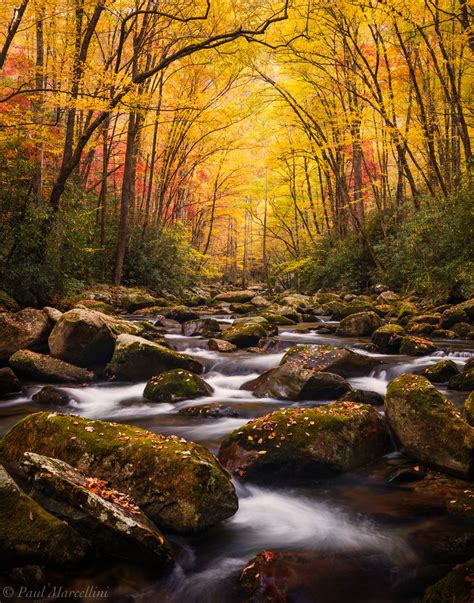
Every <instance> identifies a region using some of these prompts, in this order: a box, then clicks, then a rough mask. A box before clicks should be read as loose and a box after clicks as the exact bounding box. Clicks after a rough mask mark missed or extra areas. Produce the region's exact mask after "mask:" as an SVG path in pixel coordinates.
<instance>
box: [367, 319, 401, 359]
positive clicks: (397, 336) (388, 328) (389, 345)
mask: <svg viewBox="0 0 474 603" xmlns="http://www.w3.org/2000/svg"><path fill="white" fill-rule="evenodd" d="M404 335H405V330H404V329H403V327H401V326H400V325H392V324H390V325H384V326H383V327H379V328H378V329H376V330H375V331H374V332H373V333H372V342H373V343H374V344H375V345H376V346H377V349H378V350H379V352H381V353H382V354H397V353H398V352H399V351H400V343H401V341H402V338H403V337H404Z"/></svg>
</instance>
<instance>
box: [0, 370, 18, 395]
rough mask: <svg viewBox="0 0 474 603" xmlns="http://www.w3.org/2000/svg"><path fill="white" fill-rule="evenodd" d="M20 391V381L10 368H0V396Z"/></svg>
mask: <svg viewBox="0 0 474 603" xmlns="http://www.w3.org/2000/svg"><path fill="white" fill-rule="evenodd" d="M17 392H21V382H20V380H19V379H18V377H17V376H16V375H15V373H14V372H13V371H12V369H11V368H9V367H5V368H0V396H6V395H7V394H15V393H17Z"/></svg>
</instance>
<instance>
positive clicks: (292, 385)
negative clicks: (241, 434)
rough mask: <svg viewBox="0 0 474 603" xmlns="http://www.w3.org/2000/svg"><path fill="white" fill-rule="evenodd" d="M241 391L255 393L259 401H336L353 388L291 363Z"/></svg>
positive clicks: (336, 377) (341, 379)
mask: <svg viewBox="0 0 474 603" xmlns="http://www.w3.org/2000/svg"><path fill="white" fill-rule="evenodd" d="M242 389H246V390H250V391H252V392H253V394H254V396H257V397H258V398H266V397H270V398H278V399H281V400H294V401H296V400H335V399H337V398H339V397H340V396H342V395H343V394H345V393H346V392H348V391H350V390H351V386H350V385H349V383H348V382H347V381H346V380H345V379H344V377H341V376H340V375H336V374H334V373H329V372H321V371H318V370H315V369H306V368H303V367H301V366H300V365H298V364H296V363H293V362H288V363H287V364H283V365H281V366H278V367H276V368H274V369H270V370H268V371H266V372H265V373H263V374H262V375H260V376H259V377H257V378H256V379H253V380H252V381H247V382H246V383H244V384H243V385H242Z"/></svg>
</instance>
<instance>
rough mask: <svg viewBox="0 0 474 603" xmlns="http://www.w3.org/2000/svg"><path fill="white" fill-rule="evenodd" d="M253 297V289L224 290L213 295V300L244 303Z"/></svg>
mask: <svg viewBox="0 0 474 603" xmlns="http://www.w3.org/2000/svg"><path fill="white" fill-rule="evenodd" d="M254 297H255V291H249V290H244V291H225V292H224V293H219V295H216V296H215V297H214V300H213V301H214V302H228V303H236V304H245V303H247V302H250V301H252V299H253V298H254Z"/></svg>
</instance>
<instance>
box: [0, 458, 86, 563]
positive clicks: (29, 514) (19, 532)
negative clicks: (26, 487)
mask: <svg viewBox="0 0 474 603" xmlns="http://www.w3.org/2000/svg"><path fill="white" fill-rule="evenodd" d="M87 548H88V546H87V542H86V541H85V540H84V539H83V538H81V536H80V535H79V534H78V533H77V532H76V531H75V530H74V529H73V528H72V527H70V526H69V525H67V524H66V523H64V522H62V521H60V520H59V519H57V518H56V517H54V516H53V515H51V514H50V513H48V512H47V511H45V510H44V509H43V508H42V507H40V505H38V503H36V502H35V501H34V500H33V499H32V498H30V497H29V496H27V495H26V494H25V493H24V492H22V491H21V490H20V488H19V487H18V486H17V484H16V483H15V482H14V481H13V479H12V478H11V477H10V476H9V475H8V473H7V472H6V470H5V469H4V467H2V465H0V558H1V562H2V565H4V566H5V565H6V566H14V565H21V564H27V563H39V564H41V565H43V564H46V565H68V564H73V563H77V562H79V561H81V559H83V558H84V556H85V555H86V553H87Z"/></svg>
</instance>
